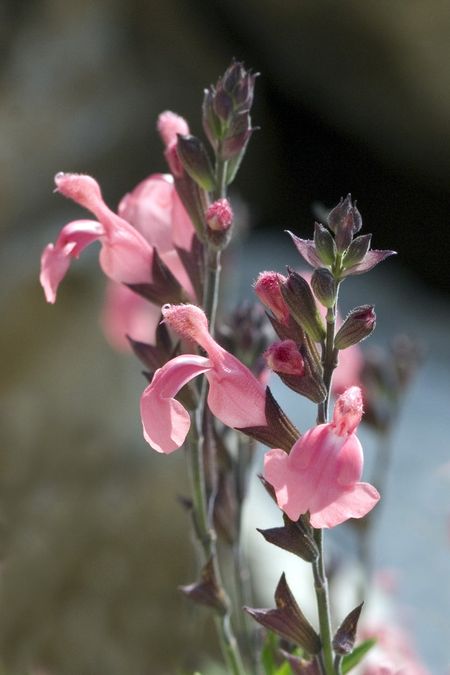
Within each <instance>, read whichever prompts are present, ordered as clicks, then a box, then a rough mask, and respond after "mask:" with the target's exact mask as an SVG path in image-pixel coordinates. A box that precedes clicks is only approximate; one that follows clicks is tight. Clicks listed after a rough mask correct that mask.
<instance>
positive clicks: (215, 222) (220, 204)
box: [205, 199, 233, 232]
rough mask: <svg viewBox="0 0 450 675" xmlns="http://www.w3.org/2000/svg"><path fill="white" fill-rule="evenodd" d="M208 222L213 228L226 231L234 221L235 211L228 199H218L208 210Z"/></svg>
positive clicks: (217, 230)
mask: <svg viewBox="0 0 450 675" xmlns="http://www.w3.org/2000/svg"><path fill="white" fill-rule="evenodd" d="M205 216H206V222H207V224H208V227H209V228H211V230H214V231H216V232H226V230H228V229H229V228H230V226H231V224H232V222H233V211H232V209H231V205H230V202H229V201H228V199H218V200H217V201H215V202H213V203H212V204H211V206H210V207H209V208H208V210H207V211H206V214H205Z"/></svg>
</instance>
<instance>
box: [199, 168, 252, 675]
mask: <svg viewBox="0 0 450 675" xmlns="http://www.w3.org/2000/svg"><path fill="white" fill-rule="evenodd" d="M216 175H217V184H218V185H219V187H218V191H220V193H221V194H220V195H219V196H222V193H224V191H225V188H226V163H223V162H218V163H217V174H216ZM205 263H206V265H205V267H206V279H205V287H204V296H203V309H204V311H205V314H206V317H207V319H208V322H209V332H210V333H211V335H214V328H215V321H216V313H217V303H218V297H219V281H220V269H221V268H220V251H217V250H214V249H213V248H212V247H211V246H209V245H206V250H205ZM207 393H208V387H207V383H206V380H204V381H203V383H202V387H201V390H200V397H199V403H198V406H197V409H196V410H195V414H194V424H193V425H192V428H191V432H190V441H191V442H190V462H191V478H192V494H193V508H194V522H195V528H196V533H197V537H198V539H199V541H200V543H201V545H202V548H203V552H204V557H205V561H206V562H208V561H209V560H210V561H211V563H212V567H213V573H214V580H215V584H216V586H217V589H218V593H219V595H220V596H221V597H222V599H223V604H224V607H225V608H226V609H225V611H224V613H223V614H220V615H218V616H217V617H216V627H217V632H218V635H219V640H220V644H221V648H222V653H223V656H224V658H225V661H226V664H227V669H228V671H229V673H230V674H231V675H244V673H245V671H244V667H243V664H242V659H241V655H240V652H239V647H238V644H237V641H236V638H235V636H234V634H233V629H232V626H231V621H230V607H231V604H230V601H229V598H228V595H227V594H226V591H225V589H224V587H223V583H222V577H221V573H220V567H219V561H218V555H217V546H216V533H215V531H214V527H213V524H212V520H211V515H212V514H211V513H210V510H209V503H208V494H207V488H206V476H205V444H204V434H203V429H204V420H205V415H206V414H208V410H207V408H206V397H207Z"/></svg>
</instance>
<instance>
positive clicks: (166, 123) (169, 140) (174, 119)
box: [156, 110, 189, 148]
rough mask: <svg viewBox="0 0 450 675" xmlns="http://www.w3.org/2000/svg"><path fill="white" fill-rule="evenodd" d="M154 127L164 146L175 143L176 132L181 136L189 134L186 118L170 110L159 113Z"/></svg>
mask: <svg viewBox="0 0 450 675" xmlns="http://www.w3.org/2000/svg"><path fill="white" fill-rule="evenodd" d="M156 128H157V129H158V133H159V135H160V136H161V138H162V141H163V143H164V145H165V146H166V148H168V147H169V146H171V145H173V144H175V145H176V142H177V134H181V135H182V136H187V135H188V134H189V125H188V123H187V122H186V120H185V119H184V118H183V117H180V115H177V114H176V113H174V112H171V111H170V110H166V111H165V112H162V113H161V114H160V115H159V117H158V122H157V124H156Z"/></svg>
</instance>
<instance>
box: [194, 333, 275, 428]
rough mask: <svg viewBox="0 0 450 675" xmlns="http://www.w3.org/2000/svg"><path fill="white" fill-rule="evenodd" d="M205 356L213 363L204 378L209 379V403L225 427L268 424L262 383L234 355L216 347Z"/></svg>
mask: <svg viewBox="0 0 450 675" xmlns="http://www.w3.org/2000/svg"><path fill="white" fill-rule="evenodd" d="M217 347H218V349H220V350H221V352H222V354H221V358H220V360H219V359H217V352H216V353H214V354H213V353H211V350H210V351H208V355H209V357H210V359H211V361H212V362H213V363H214V368H213V369H212V370H210V371H209V372H208V373H207V374H206V377H207V379H208V382H209V393H208V406H209V409H210V410H211V412H212V413H213V415H215V416H216V417H217V418H218V419H219V420H220V421H221V422H223V423H224V424H226V425H227V426H228V427H234V428H239V427H241V428H244V427H258V426H265V425H266V424H267V420H266V413H265V405H266V391H265V388H264V387H263V385H262V384H261V382H260V381H259V380H258V379H257V378H256V377H255V376H254V375H253V373H251V372H250V370H249V369H248V368H247V367H246V366H244V364H243V363H241V362H240V361H239V359H237V358H236V357H235V356H233V355H232V354H229V353H228V352H227V351H225V350H224V349H222V348H221V347H219V345H217Z"/></svg>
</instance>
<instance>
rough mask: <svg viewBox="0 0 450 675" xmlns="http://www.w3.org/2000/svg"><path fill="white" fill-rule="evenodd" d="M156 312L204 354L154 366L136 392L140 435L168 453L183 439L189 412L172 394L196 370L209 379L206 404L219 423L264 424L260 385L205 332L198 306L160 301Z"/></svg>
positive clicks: (155, 447) (262, 396) (205, 328)
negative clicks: (150, 377) (140, 392)
mask: <svg viewBox="0 0 450 675" xmlns="http://www.w3.org/2000/svg"><path fill="white" fill-rule="evenodd" d="M162 313H163V316H164V319H165V321H166V323H167V324H168V325H169V326H170V327H171V328H172V329H173V330H175V331H176V332H177V333H178V334H179V335H180V336H181V337H182V338H183V339H185V340H189V341H191V342H196V343H197V344H198V345H200V346H201V347H203V349H204V350H205V351H206V353H207V354H208V358H206V357H204V356H197V355H194V354H184V355H182V356H177V357H175V358H174V359H171V360H170V361H168V363H166V364H165V365H164V366H163V367H162V368H160V369H159V370H157V371H156V373H155V375H154V377H153V380H152V382H151V384H150V385H149V386H148V387H147V388H146V389H145V391H144V393H143V395H142V398H141V417H142V425H143V429H144V438H145V440H146V441H147V442H148V443H149V444H150V445H151V446H152V448H154V450H156V451H157V452H164V453H166V454H168V453H170V452H173V451H174V450H176V449H177V448H179V447H180V446H181V445H182V444H183V442H184V440H185V438H186V435H187V432H188V430H189V427H190V417H189V413H188V411H187V410H186V409H185V408H184V407H183V406H182V405H181V403H179V401H176V400H175V398H174V397H175V396H176V394H177V393H178V392H179V391H180V389H181V387H183V386H184V385H185V384H186V383H187V382H189V381H190V380H192V379H193V378H194V377H196V376H197V375H201V374H202V373H205V374H206V378H207V379H208V382H209V392H208V406H209V408H210V410H211V412H212V413H213V415H215V416H216V417H217V418H218V419H219V420H220V421H221V422H223V424H226V425H227V426H229V427H235V428H240V427H253V426H264V425H266V424H267V422H266V416H265V412H264V410H265V398H266V397H265V389H264V387H263V386H262V384H261V383H260V382H259V381H258V380H257V379H256V377H255V376H254V375H253V374H252V373H251V372H250V371H249V369H248V368H247V367H246V366H244V365H243V364H242V363H241V362H240V361H239V360H238V359H237V358H236V357H234V356H233V355H232V354H230V353H229V352H227V351H225V349H223V348H222V347H221V346H220V345H219V344H218V343H217V342H216V341H215V340H214V339H213V338H212V337H211V335H210V334H209V332H208V322H207V319H206V316H205V314H204V312H203V311H202V310H201V309H200V308H199V307H195V306H194V305H165V306H164V307H163V308H162Z"/></svg>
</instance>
